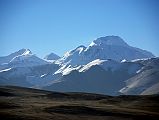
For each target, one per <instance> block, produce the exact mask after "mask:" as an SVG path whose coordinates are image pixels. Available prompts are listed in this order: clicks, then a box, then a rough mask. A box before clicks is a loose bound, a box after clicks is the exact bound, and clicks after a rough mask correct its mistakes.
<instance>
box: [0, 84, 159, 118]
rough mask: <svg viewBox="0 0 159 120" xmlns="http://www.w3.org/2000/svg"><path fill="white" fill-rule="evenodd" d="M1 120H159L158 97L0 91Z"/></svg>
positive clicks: (24, 90) (10, 89)
mask: <svg viewBox="0 0 159 120" xmlns="http://www.w3.org/2000/svg"><path fill="white" fill-rule="evenodd" d="M0 118H1V119H2V118H3V120H14V119H16V120H81V119H82V120H139V119H151V120H153V119H154V120H158V119H159V96H157V95H152V96H116V97H113V96H106V95H98V94H89V93H58V92H49V91H43V90H35V89H28V88H21V87H11V86H5V87H2V86H1V87H0Z"/></svg>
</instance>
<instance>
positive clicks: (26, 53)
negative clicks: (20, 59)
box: [17, 48, 32, 55]
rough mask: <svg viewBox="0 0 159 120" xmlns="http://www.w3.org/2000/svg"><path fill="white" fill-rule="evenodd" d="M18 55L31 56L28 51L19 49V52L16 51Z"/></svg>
mask: <svg viewBox="0 0 159 120" xmlns="http://www.w3.org/2000/svg"><path fill="white" fill-rule="evenodd" d="M17 54H18V55H28V54H32V52H31V51H30V49H25V48H23V49H20V50H19V51H17Z"/></svg>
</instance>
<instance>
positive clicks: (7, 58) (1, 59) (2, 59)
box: [0, 49, 32, 65]
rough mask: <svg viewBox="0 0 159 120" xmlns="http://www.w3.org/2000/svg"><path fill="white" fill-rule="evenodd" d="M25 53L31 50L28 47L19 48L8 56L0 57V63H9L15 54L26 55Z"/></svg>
mask: <svg viewBox="0 0 159 120" xmlns="http://www.w3.org/2000/svg"><path fill="white" fill-rule="evenodd" d="M27 54H32V52H31V51H30V50H29V49H21V50H19V51H17V52H14V53H12V54H10V55H8V56H4V57H0V65H2V64H6V63H9V62H10V61H11V60H12V59H13V58H14V57H16V56H19V55H27Z"/></svg>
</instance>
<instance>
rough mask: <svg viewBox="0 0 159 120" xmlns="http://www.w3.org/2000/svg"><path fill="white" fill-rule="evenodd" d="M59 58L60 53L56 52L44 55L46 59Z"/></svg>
mask: <svg viewBox="0 0 159 120" xmlns="http://www.w3.org/2000/svg"><path fill="white" fill-rule="evenodd" d="M59 58H60V57H59V56H58V55H56V54H55V53H50V54H48V55H46V56H45V57H44V59H46V60H57V59H59Z"/></svg>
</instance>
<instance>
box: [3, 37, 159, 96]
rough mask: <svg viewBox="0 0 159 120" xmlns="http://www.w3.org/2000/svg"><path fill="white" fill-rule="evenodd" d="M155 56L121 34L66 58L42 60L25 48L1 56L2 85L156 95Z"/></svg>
mask: <svg viewBox="0 0 159 120" xmlns="http://www.w3.org/2000/svg"><path fill="white" fill-rule="evenodd" d="M152 57H154V55H153V54H152V53H150V52H148V51H145V50H141V49H139V48H135V47H131V46H129V45H128V44H127V43H125V42H124V41H123V39H121V38H120V37H118V36H106V37H100V38H98V39H96V40H94V41H93V42H92V43H91V44H90V45H89V46H88V47H85V46H82V45H81V46H79V47H77V48H76V49H74V50H71V51H69V52H67V53H66V54H65V55H64V56H63V57H62V58H59V57H58V56H56V55H55V54H50V55H48V56H46V57H45V59H41V58H38V57H37V56H36V55H34V54H32V53H31V51H30V50H29V49H21V50H19V51H18V52H15V53H12V54H10V55H8V56H6V57H0V85H18V86H27V87H36V88H43V89H47V90H56V91H70V92H73V91H76V92H92V93H102V94H109V95H117V94H119V92H120V93H122V94H153V93H158V91H159V89H158V84H159V82H158V78H159V58H152ZM55 59H56V60H55ZM134 59H135V60H134Z"/></svg>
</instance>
